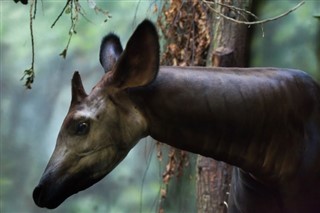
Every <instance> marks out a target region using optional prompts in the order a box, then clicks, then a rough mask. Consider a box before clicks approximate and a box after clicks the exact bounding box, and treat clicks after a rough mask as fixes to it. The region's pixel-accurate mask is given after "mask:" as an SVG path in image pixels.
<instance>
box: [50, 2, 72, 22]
mask: <svg viewBox="0 0 320 213" xmlns="http://www.w3.org/2000/svg"><path fill="white" fill-rule="evenodd" d="M71 1H72V0H67V3H66V5H65V6H64V7H63V9H62V11H61V12H60V14H59V15H58V17H57V18H56V20H54V22H53V24H52V25H51V28H53V27H54V26H55V25H56V23H57V22H58V20H59V19H60V18H61V16H62V15H63V13H64V11H65V10H66V9H67V7H68V6H69V4H70V2H71Z"/></svg>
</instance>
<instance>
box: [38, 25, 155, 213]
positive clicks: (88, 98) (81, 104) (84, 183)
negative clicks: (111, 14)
mask: <svg viewBox="0 0 320 213" xmlns="http://www.w3.org/2000/svg"><path fill="white" fill-rule="evenodd" d="M100 62H101V64H102V66H103V68H104V70H105V72H106V74H105V75H104V76H103V78H102V79H101V81H100V82H99V83H98V84H97V85H96V86H95V87H94V88H93V90H92V91H91V93H90V94H89V95H87V94H86V92H85V91H84V88H83V86H82V82H81V78H80V75H79V73H78V72H75V73H74V76H73V78H72V100H71V106H70V108H69V112H68V114H67V116H66V118H65V120H64V122H63V124H62V127H61V130H60V132H59V135H58V139H57V143H56V147H55V149H54V152H53V154H52V156H51V159H50V161H49V163H48V165H47V167H46V169H45V171H44V173H43V175H42V178H41V180H40V183H39V185H38V186H37V187H36V188H35V189H34V192H33V199H34V201H35V203H36V204H37V205H38V206H39V207H46V208H56V207H57V206H59V205H60V204H61V203H62V202H63V201H64V200H65V199H66V198H68V197H69V196H71V195H73V194H75V193H77V192H79V191H81V190H84V189H86V188H88V187H90V186H91V185H93V184H95V183H96V182H98V181H99V180H100V179H102V178H103V177H104V176H105V175H107V174H108V173H109V172H110V171H111V170H113V169H114V168H115V167H116V166H117V165H118V164H119V163H120V161H121V160H123V159H124V157H125V156H126V155H127V154H128V152H129V151H130V149H131V148H132V147H133V146H134V145H135V144H136V143H137V142H138V140H139V139H140V138H142V137H144V136H146V135H147V122H146V120H145V118H144V117H143V116H142V114H141V113H140V112H139V111H138V110H137V109H136V108H135V107H134V105H133V103H132V102H131V101H130V99H129V98H128V97H127V95H126V91H127V90H128V89H130V88H135V87H143V86H146V85H148V84H150V83H151V82H152V81H153V80H154V79H155V78H156V76H157V73H158V69H159V42H158V34H157V31H156V29H155V27H154V25H153V24H152V23H151V22H149V21H147V20H146V21H144V22H142V23H141V24H140V25H139V26H138V27H137V29H136V30H135V32H134V33H133V35H132V36H131V38H130V39H129V41H128V43H127V46H126V49H125V50H124V51H122V47H121V44H120V41H119V38H118V37H117V36H115V35H114V34H109V35H108V36H106V37H105V38H104V39H103V41H102V44H101V49H100Z"/></svg>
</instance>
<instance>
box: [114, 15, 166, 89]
mask: <svg viewBox="0 0 320 213" xmlns="http://www.w3.org/2000/svg"><path fill="white" fill-rule="evenodd" d="M159 49H160V48H159V38H158V33H157V30H156V28H155V26H154V25H153V24H152V22H150V21H148V20H145V21H143V22H142V23H141V24H140V25H139V26H138V27H137V29H136V30H135V32H134V33H133V35H132V36H131V37H130V39H129V41H128V43H127V46H126V49H125V50H124V52H123V53H122V55H121V56H120V58H119V60H118V62H117V65H116V68H115V70H114V72H113V73H112V83H113V84H114V85H115V86H116V87H118V88H120V89H125V88H132V87H138V86H145V85H147V84H149V83H151V82H152V81H153V80H154V79H155V78H156V76H157V73H158V70H159Z"/></svg>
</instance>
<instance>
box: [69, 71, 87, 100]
mask: <svg viewBox="0 0 320 213" xmlns="http://www.w3.org/2000/svg"><path fill="white" fill-rule="evenodd" d="M71 86H72V98H71V106H72V105H75V104H78V103H80V102H81V101H82V100H83V99H84V98H85V97H87V96H88V95H87V93H86V92H85V90H84V88H83V85H82V81H81V77H80V74H79V72H74V74H73V77H72V81H71Z"/></svg>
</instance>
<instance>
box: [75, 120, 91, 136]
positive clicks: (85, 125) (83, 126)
mask: <svg viewBox="0 0 320 213" xmlns="http://www.w3.org/2000/svg"><path fill="white" fill-rule="evenodd" d="M89 130H90V125H89V122H86V121H82V122H79V123H78V124H77V125H76V131H75V133H76V135H86V134H87V133H88V132H89Z"/></svg>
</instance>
